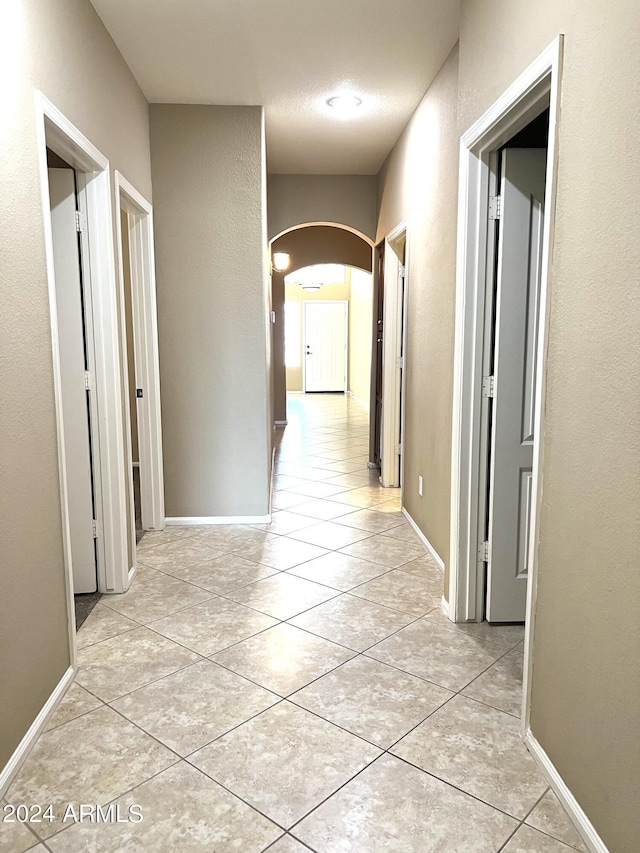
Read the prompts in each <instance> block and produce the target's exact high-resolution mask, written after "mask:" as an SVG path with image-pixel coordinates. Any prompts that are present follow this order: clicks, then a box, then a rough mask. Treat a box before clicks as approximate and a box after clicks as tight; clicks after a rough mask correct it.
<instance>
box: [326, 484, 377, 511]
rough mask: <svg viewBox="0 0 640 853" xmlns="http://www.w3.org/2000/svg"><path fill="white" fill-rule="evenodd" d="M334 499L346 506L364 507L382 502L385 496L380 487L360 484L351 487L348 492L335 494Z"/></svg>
mask: <svg viewBox="0 0 640 853" xmlns="http://www.w3.org/2000/svg"><path fill="white" fill-rule="evenodd" d="M334 500H335V501H337V502H338V503H343V504H346V505H348V506H354V507H361V508H366V507H371V506H375V505H376V504H379V503H383V501H385V500H386V496H385V494H384V492H383V490H382V489H381V488H374V487H372V486H361V487H360V488H358V489H351V490H350V491H348V492H342V494H339V495H336V496H335V498H334Z"/></svg>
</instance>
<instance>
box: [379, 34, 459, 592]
mask: <svg viewBox="0 0 640 853" xmlns="http://www.w3.org/2000/svg"><path fill="white" fill-rule="evenodd" d="M457 79H458V49H457V46H456V47H455V48H454V49H453V51H452V52H451V54H450V55H449V57H448V58H447V60H446V62H445V63H444V65H443V66H442V68H441V69H440V72H439V73H438V75H437V77H436V78H435V80H434V82H433V83H432V85H431V87H430V88H429V90H428V92H427V93H426V95H425V97H424V98H423V100H422V102H421V103H420V105H419V106H418V108H417V110H416V112H415V113H414V115H413V117H412V119H411V121H410V122H409V124H408V125H407V128H406V129H405V131H404V133H403V134H402V136H401V137H400V139H399V140H398V142H397V144H396V146H395V147H394V149H393V151H392V152H391V154H390V155H389V157H388V158H387V160H386V162H385V164H384V166H383V168H382V170H381V172H380V175H379V182H378V202H379V216H378V230H377V234H376V242H379V241H381V240H383V239H384V237H385V236H387V235H388V234H389V233H391V232H392V231H393V230H394V229H395V228H396V227H397V226H398V225H399V224H400V223H401V222H402V221H404V220H406V221H407V244H408V258H407V267H408V309H407V348H406V353H405V358H406V367H405V374H406V375H405V380H406V420H405V433H404V489H403V502H404V505H405V507H406V509H407V511H408V512H409V513H410V514H411V517H412V518H413V519H414V520H415V522H416V524H417V525H418V526H419V527H420V529H421V530H422V532H423V533H424V535H425V536H426V537H427V539H428V540H429V542H430V543H431V544H432V546H433V547H434V548H435V550H436V551H437V553H438V554H439V556H440V557H441V558H442V560H443V561H444V563H445V567H446V568H447V569H448V564H449V535H450V534H449V525H450V511H449V503H450V494H451V412H452V400H453V337H454V314H455V267H456V227H457V226H456V222H457V194H458V150H459V148H458V146H459V142H458V120H457V96H458V90H457ZM419 475H422V477H423V478H424V488H423V495H422V497H420V496H419V495H418V476H419ZM445 589H446V585H445Z"/></svg>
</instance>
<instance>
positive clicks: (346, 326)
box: [300, 299, 349, 394]
mask: <svg viewBox="0 0 640 853" xmlns="http://www.w3.org/2000/svg"><path fill="white" fill-rule="evenodd" d="M301 304H302V388H303V391H302V392H300V393H303V394H307V393H309V394H313V393H314V392H313V391H307V360H306V358H305V353H306V350H307V306H308V305H344V385H343V388H342V392H343V393H344V394H346V393H347V382H348V376H349V300H348V299H303V300H302V303H301ZM339 393H340V392H339V391H336V394H339Z"/></svg>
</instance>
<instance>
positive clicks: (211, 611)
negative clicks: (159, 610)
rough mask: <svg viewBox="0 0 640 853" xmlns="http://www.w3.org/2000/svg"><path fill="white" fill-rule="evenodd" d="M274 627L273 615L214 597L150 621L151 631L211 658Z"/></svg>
mask: <svg viewBox="0 0 640 853" xmlns="http://www.w3.org/2000/svg"><path fill="white" fill-rule="evenodd" d="M272 625H277V620H276V619H272V618H271V616H267V615H266V614H264V613H259V612H258V611H257V610H252V609H251V608H250V607H244V606H243V605H242V604H236V602H235V601H228V600H227V599H226V598H212V599H210V600H209V601H205V602H204V604H198V605H196V606H195V607H188V608H187V609H186V610H180V612H179V613H174V614H173V615H172V616H165V618H164V619H159V620H158V621H157V622H151V623H150V624H149V628H151V629H152V630H154V631H157V632H158V633H159V634H162V635H163V637H168V638H169V639H170V640H175V642H176V643H180V645H182V646H186V647H187V648H188V649H191V650H192V651H194V652H197V653H198V654H200V655H206V656H207V657H208V656H209V655H212V654H213V653H214V652H219V651H221V650H222V649H226V648H227V646H232V645H233V644H234V643H238V642H240V640H246V639H247V638H248V637H252V636H253V635H254V634H258V633H259V632H260V631H264V630H265V629H266V628H270V627H271V626H272Z"/></svg>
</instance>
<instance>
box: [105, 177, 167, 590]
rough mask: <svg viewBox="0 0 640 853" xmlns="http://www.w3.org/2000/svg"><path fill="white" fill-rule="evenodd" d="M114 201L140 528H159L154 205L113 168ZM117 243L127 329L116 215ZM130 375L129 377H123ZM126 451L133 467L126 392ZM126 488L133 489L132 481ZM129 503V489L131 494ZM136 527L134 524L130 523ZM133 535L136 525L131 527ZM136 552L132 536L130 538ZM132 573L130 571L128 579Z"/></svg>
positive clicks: (161, 522)
mask: <svg viewBox="0 0 640 853" xmlns="http://www.w3.org/2000/svg"><path fill="white" fill-rule="evenodd" d="M114 184H115V191H116V201H117V203H118V205H119V210H118V213H119V212H120V210H123V211H125V212H126V214H127V220H128V224H129V255H130V267H131V309H132V322H133V339H134V363H135V372H136V377H135V378H136V383H137V387H139V388H142V392H143V397H142V398H141V399H140V400H139V401H138V403H137V406H138V408H137V413H138V444H139V453H140V501H141V510H142V527H143V529H144V530H163V529H164V526H165V509H164V468H163V460H162V419H161V411H160V364H159V356H158V316H157V315H158V312H157V305H156V278H155V261H154V258H155V255H154V243H153V208H152V206H151V205H150V204H149V202H148V201H147V200H146V199H145V198H144V196H143V195H141V193H139V192H138V191H137V190H136V189H135V187H134V186H133V185H132V184H130V183H129V181H127V179H126V178H125V177H124V176H123V175H122V174H121V173H120V172H118V171H117V170H116V171H115V172H114ZM116 243H117V250H118V284H119V295H120V313H121V327H122V329H123V330H124V328H125V322H126V319H125V313H124V305H125V301H124V288H125V278H124V267H123V264H124V257H123V253H122V225H121V219H120V216H119V215H118V216H117V217H116ZM126 347H127V341H126V335H125V334H124V332H123V335H122V350H123V355H122V363H123V369H124V371H125V375H126V372H127V369H128V368H127V366H128V359H127V352H126ZM127 379H128V377H127ZM124 400H125V422H126V423H127V425H128V429H127V430H126V452H127V459H128V462H129V468H128V470H129V471H131V469H132V465H131V460H132V455H131V412H130V408H129V395H128V394H125V395H124ZM129 487H130V489H131V491H132V492H133V484H132V480H131V479H130V480H129ZM131 506H132V507H133V494H131ZM133 528H134V529H135V523H134V525H133ZM134 540H135V530H134ZM134 552H135V541H134ZM132 577H133V574H132V573H130V580H131V579H132Z"/></svg>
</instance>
